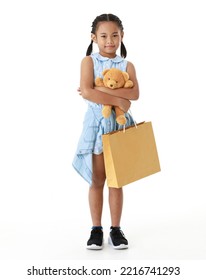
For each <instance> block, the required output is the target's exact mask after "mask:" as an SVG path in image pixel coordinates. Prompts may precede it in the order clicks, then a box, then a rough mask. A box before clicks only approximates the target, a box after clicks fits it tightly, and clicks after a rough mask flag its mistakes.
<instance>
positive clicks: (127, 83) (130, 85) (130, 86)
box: [124, 80, 133, 88]
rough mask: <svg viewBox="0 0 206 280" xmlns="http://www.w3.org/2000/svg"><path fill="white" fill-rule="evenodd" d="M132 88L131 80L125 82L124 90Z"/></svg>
mask: <svg viewBox="0 0 206 280" xmlns="http://www.w3.org/2000/svg"><path fill="white" fill-rule="evenodd" d="M132 87H133V82H132V81H131V80H128V81H126V83H125V84H124V88H132Z"/></svg>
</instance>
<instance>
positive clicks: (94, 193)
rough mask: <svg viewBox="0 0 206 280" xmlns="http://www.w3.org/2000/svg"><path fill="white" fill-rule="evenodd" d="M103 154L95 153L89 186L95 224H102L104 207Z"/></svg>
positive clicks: (92, 216)
mask: <svg viewBox="0 0 206 280" xmlns="http://www.w3.org/2000/svg"><path fill="white" fill-rule="evenodd" d="M105 178H106V176H105V169H104V158H103V154H100V155H94V154H93V175H92V185H91V187H90V188H89V206H90V212H91V218H92V223H93V226H101V218H102V207H103V188H104V183H105Z"/></svg>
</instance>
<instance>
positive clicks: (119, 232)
mask: <svg viewBox="0 0 206 280" xmlns="http://www.w3.org/2000/svg"><path fill="white" fill-rule="evenodd" d="M112 235H113V236H114V237H116V238H123V239H126V238H125V236H124V233H123V232H122V230H121V229H120V228H118V227H117V228H114V227H113V228H112Z"/></svg>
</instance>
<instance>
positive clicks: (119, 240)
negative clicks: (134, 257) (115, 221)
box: [109, 227, 128, 249]
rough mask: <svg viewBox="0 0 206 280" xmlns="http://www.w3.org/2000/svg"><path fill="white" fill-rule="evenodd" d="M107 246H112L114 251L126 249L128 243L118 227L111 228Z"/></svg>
mask: <svg viewBox="0 0 206 280" xmlns="http://www.w3.org/2000/svg"><path fill="white" fill-rule="evenodd" d="M109 244H111V245H112V247H113V248H114V249H127V248H128V241H127V239H126V238H125V236H124V233H123V232H122V231H121V229H120V227H111V228H110V234H109Z"/></svg>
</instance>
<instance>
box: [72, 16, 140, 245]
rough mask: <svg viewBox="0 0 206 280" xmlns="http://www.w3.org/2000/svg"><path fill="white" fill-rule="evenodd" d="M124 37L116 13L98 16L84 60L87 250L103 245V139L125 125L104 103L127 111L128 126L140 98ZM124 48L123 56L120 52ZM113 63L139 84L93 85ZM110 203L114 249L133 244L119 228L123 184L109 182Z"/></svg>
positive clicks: (77, 161) (79, 156)
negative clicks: (88, 215) (95, 50)
mask: <svg viewBox="0 0 206 280" xmlns="http://www.w3.org/2000/svg"><path fill="white" fill-rule="evenodd" d="M123 35H124V32H123V25H122V22H121V20H120V19H119V18H118V17H117V16H115V15H113V14H102V15H100V16H97V17H96V18H95V20H94V21H93V23H92V31H91V43H90V45H89V47H88V49H87V52H86V57H84V58H83V59H82V62H81V79H80V92H81V95H82V97H83V98H84V99H86V101H87V103H88V110H87V112H86V114H85V118H84V123H83V131H82V134H81V136H80V139H79V143H78V146H77V151H76V154H75V157H74V160H73V166H74V168H75V169H76V170H77V172H78V173H79V174H80V175H81V176H82V177H83V178H84V179H85V180H86V181H87V182H88V183H89V185H90V188H89V206H90V212H91V218H92V223H93V227H92V230H91V235H90V238H89V240H88V241H87V248H88V249H93V250H98V249H102V248H103V227H102V223H101V217H102V207H103V188H104V184H105V179H106V176H105V168H104V159H103V147H102V138H101V137H102V134H105V133H109V132H111V131H115V130H118V129H120V126H119V125H118V124H117V123H116V120H115V113H114V112H113V111H112V114H111V116H110V117H109V118H107V119H105V118H103V116H102V112H101V111H102V106H103V105H104V104H108V105H113V106H119V107H120V108H121V109H122V110H123V111H124V112H125V116H126V119H127V123H126V126H128V125H132V124H133V120H132V118H131V116H130V115H129V113H127V111H128V109H129V107H130V104H131V102H130V100H137V99H138V97H139V87H138V81H137V78H136V73H135V67H134V65H133V64H132V63H131V62H129V61H126V60H125V57H126V55H127V52H126V48H125V46H124V44H123ZM93 43H96V44H97V46H98V48H99V52H98V53H92V51H93ZM119 47H120V55H121V56H119V55H117V54H116V52H117V50H118V49H119ZM113 67H115V68H118V69H120V70H122V71H127V72H128V74H129V77H130V80H132V81H133V83H134V86H133V88H130V89H125V88H121V89H115V90H111V89H109V88H106V87H95V86H94V80H95V78H96V77H102V72H103V70H104V69H108V68H113ZM109 206H110V213H111V228H110V234H109V243H110V244H111V245H112V246H113V248H115V249H125V248H128V241H127V239H126V238H125V236H124V234H123V232H122V230H121V228H120V220H121V214H122V206H123V191H122V188H120V189H117V188H113V187H112V186H109Z"/></svg>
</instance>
